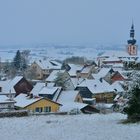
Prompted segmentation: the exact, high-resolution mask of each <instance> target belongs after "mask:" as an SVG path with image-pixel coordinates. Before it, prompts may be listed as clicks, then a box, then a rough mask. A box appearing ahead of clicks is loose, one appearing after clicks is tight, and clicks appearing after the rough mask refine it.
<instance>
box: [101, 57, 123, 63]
mask: <svg viewBox="0 0 140 140" xmlns="http://www.w3.org/2000/svg"><path fill="white" fill-rule="evenodd" d="M103 61H104V62H108V61H121V60H120V59H119V58H118V57H116V56H110V57H109V58H106V59H105V60H103Z"/></svg>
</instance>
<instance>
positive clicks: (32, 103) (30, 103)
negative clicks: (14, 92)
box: [15, 94, 61, 113]
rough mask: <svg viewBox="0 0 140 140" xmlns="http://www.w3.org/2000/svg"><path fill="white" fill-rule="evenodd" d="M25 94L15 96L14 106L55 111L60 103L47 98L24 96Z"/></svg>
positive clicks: (41, 110) (31, 109)
mask: <svg viewBox="0 0 140 140" xmlns="http://www.w3.org/2000/svg"><path fill="white" fill-rule="evenodd" d="M26 96H27V95H25V94H20V95H18V96H17V97H16V98H15V101H16V104H15V106H16V107H17V108H19V109H27V110H30V111H32V112H39V113H41V112H57V111H58V110H59V107H60V106H61V104H59V103H57V102H54V101H52V100H50V99H47V98H42V97H36V98H34V97H33V98H30V97H28V96H27V97H26Z"/></svg>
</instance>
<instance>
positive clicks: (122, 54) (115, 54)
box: [101, 50, 137, 57]
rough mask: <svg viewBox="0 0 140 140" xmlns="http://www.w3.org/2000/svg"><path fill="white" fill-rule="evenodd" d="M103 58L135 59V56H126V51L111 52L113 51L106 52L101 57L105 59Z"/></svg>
mask: <svg viewBox="0 0 140 140" xmlns="http://www.w3.org/2000/svg"><path fill="white" fill-rule="evenodd" d="M105 56H109V57H137V56H131V55H129V54H128V52H127V51H121V50H119V51H116V50H115V51H113V50H107V51H105V52H104V53H103V54H102V55H101V57H105Z"/></svg>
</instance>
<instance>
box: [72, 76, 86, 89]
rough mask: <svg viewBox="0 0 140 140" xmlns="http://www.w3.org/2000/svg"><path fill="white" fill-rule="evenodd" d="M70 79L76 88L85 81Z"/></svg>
mask: <svg viewBox="0 0 140 140" xmlns="http://www.w3.org/2000/svg"><path fill="white" fill-rule="evenodd" d="M70 79H71V81H72V84H73V85H74V87H75V88H76V87H77V85H79V84H81V83H82V82H83V81H84V79H83V78H70Z"/></svg>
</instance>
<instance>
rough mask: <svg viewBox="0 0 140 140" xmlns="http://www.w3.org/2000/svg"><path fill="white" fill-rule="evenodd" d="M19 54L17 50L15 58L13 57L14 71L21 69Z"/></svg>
mask: <svg viewBox="0 0 140 140" xmlns="http://www.w3.org/2000/svg"><path fill="white" fill-rule="evenodd" d="M21 61H22V59H21V53H20V51H19V50H18V51H17V52H16V56H15V57H14V60H13V66H14V67H15V69H16V70H19V69H20V68H21Z"/></svg>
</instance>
